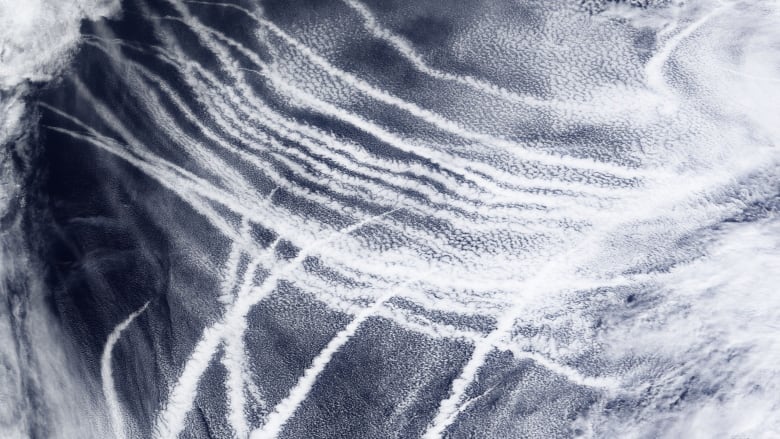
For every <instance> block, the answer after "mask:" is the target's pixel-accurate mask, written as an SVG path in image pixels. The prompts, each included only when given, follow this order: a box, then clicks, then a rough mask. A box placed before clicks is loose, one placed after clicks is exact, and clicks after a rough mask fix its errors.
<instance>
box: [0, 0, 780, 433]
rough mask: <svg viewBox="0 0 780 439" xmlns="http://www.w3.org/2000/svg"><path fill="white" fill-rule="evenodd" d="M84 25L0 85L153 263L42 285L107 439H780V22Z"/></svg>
mask: <svg viewBox="0 0 780 439" xmlns="http://www.w3.org/2000/svg"><path fill="white" fill-rule="evenodd" d="M82 3H83V4H82ZM82 3H78V4H77V6H76V7H74V9H72V10H71V9H68V8H66V7H65V6H55V5H54V4H49V3H47V2H44V1H39V2H37V3H36V2H32V3H30V6H29V7H26V8H23V9H22V11H21V12H20V13H18V14H2V11H3V10H4V8H5V9H8V8H10V5H8V6H6V4H5V3H0V17H2V18H0V24H1V23H2V22H3V20H5V21H8V23H10V24H11V27H12V28H13V29H16V30H15V31H13V32H9V33H8V34H7V35H6V34H2V33H0V42H2V44H3V52H2V54H0V57H2V59H3V63H2V64H0V85H2V86H3V87H5V88H4V90H5V89H9V90H17V89H19V87H22V85H21V84H23V83H24V81H25V80H33V81H42V80H49V79H50V77H51V76H52V75H55V74H57V73H58V72H60V71H63V69H64V72H65V73H63V74H62V75H61V76H62V79H61V80H60V82H58V84H57V85H56V86H54V85H53V86H51V87H52V88H53V89H55V91H52V92H51V95H46V96H49V97H46V96H44V97H42V98H40V99H38V98H36V99H35V101H36V102H37V104H38V105H37V109H38V111H39V112H40V113H41V115H42V116H41V117H42V119H41V121H42V122H41V123H40V124H39V129H40V132H41V134H40V135H41V139H43V140H42V141H45V142H49V145H54V144H57V145H60V144H62V145H69V146H65V147H68V148H75V147H74V145H76V146H77V149H78V150H79V151H82V152H81V153H84V151H92V152H93V153H94V154H95V157H98V158H97V159H96V161H97V163H101V164H102V163H107V164H106V165H101V166H104V167H105V169H106V170H101V171H100V172H106V173H107V175H108V177H102V178H106V179H107V180H106V181H110V183H106V189H101V190H103V192H101V193H104V194H106V193H107V194H109V195H106V199H107V200H110V201H107V202H106V203H107V206H108V211H109V214H100V215H98V214H87V213H84V212H86V210H87V208H86V207H83V208H82V207H79V209H80V210H79V211H78V213H76V214H72V217H71V216H68V219H67V224H69V225H68V226H67V227H66V226H63V228H62V229H63V232H62V234H64V235H67V234H68V233H71V232H69V231H68V230H70V228H71V227H75V226H73V224H75V223H78V224H79V227H82V226H81V225H82V224H83V227H85V228H86V229H85V230H88V232H84V233H88V235H86V236H104V235H103V234H109V235H110V233H113V232H110V231H106V230H109V229H110V230H114V229H115V228H123V230H124V229H127V230H130V232H128V233H129V235H128V236H129V238H127V239H129V240H130V241H131V242H133V243H134V244H133V245H132V246H133V248H134V249H137V250H133V251H134V252H137V253H132V254H133V255H140V256H133V257H132V258H131V257H129V256H128V257H127V259H124V258H125V256H121V257H120V256H117V257H116V258H122V259H121V260H122V261H123V262H122V263H121V264H120V263H118V262H116V260H115V259H113V258H114V256H112V255H111V254H110V252H108V251H107V250H106V248H107V247H102V246H103V244H96V245H97V246H98V247H99V248H100V250H101V251H97V250H96V248H92V247H89V248H90V249H91V250H89V251H88V250H83V251H82V252H81V253H79V255H80V256H78V258H79V259H78V264H74V265H76V266H77V268H74V269H73V270H75V271H74V272H78V273H82V271H83V272H84V273H86V274H84V275H83V276H86V277H87V278H88V279H90V282H89V288H87V290H85V291H89V293H84V292H83V291H82V290H78V288H79V287H74V286H72V285H75V282H71V281H70V280H68V281H67V282H66V281H63V282H64V283H63V285H65V286H63V287H62V288H63V290H64V291H68V292H69V294H71V295H77V293H78V294H87V295H90V294H91V295H90V296H89V297H90V300H91V302H90V304H92V305H91V306H94V307H95V309H96V310H100V312H99V313H98V314H99V316H98V317H95V318H94V322H93V321H91V320H90V323H89V325H95V326H94V328H97V329H90V330H89V331H86V332H91V333H92V334H101V335H100V337H98V336H97V335H95V337H96V338H99V339H100V349H99V351H96V350H95V349H93V348H84V352H85V353H84V354H83V355H84V356H85V358H88V359H90V360H85V361H86V362H87V363H89V364H90V365H91V366H89V367H91V369H90V370H92V372H93V374H94V377H93V378H92V379H94V382H95V383H99V387H100V389H99V391H98V390H96V389H94V388H92V387H90V386H89V385H82V384H79V383H76V384H73V386H74V388H84V390H83V392H85V394H86V395H88V397H87V398H88V399H91V400H94V401H100V402H99V403H97V404H96V407H92V408H90V409H89V410H91V411H92V412H93V413H92V415H93V416H94V417H95V418H96V419H100V421H99V423H101V425H102V428H107V429H109V428H110V429H111V430H110V431H112V432H113V435H114V436H116V437H128V438H134V437H155V438H175V437H205V436H204V435H205V434H208V435H211V437H239V438H246V437H251V438H253V439H258V438H272V437H425V438H441V437H452V438H456V437H473V435H474V434H476V435H477V436H478V437H488V438H506V437H534V438H536V437H538V438H542V437H545V438H547V437H573V436H584V437H637V438H639V437H669V438H675V437H703V438H704V437H707V438H709V437H756V438H757V437H773V436H774V435H778V434H780V424H779V423H778V421H777V420H778V419H780V416H778V410H779V409H780V399H779V398H780V397H778V396H777V395H780V392H778V390H780V389H778V385H780V375H779V371H778V368H777V366H776V364H777V360H778V359H779V358H780V346H778V343H777V342H776V339H777V337H776V335H777V330H778V329H779V328H778V323H777V322H779V321H780V315H778V313H780V311H778V310H780V308H779V307H778V306H776V305H778V304H780V296H778V291H777V287H776V285H778V284H780V277H779V276H780V257H779V256H778V245H779V244H780V241H779V240H780V234H778V230H779V229H778V227H780V226H779V225H778V222H777V218H776V212H775V211H776V207H777V196H778V189H779V188H778V166H777V159H778V153H777V151H778V149H777V148H778V141H780V131H779V129H778V125H777V123H776V120H777V113H778V110H779V109H780V108H778V107H779V104H778V102H780V76H778V73H779V72H780V50H779V49H780V32H778V28H780V27H779V26H778V24H779V22H780V7H779V6H780V5H778V3H777V2H772V1H768V2H748V1H720V2H716V1H690V2H675V1H668V2H650V3H648V4H633V3H631V2H600V3H599V2H587V3H578V2H576V1H564V0H560V1H552V2H551V1H524V2H511V3H509V2H493V1H478V2H466V1H451V2H436V1H433V2H425V1H423V2H405V1H392V2H380V1H368V0H366V1H359V0H343V1H335V0H334V1H329V2H324V3H319V2H306V1H300V2H297V1H296V2H290V3H289V4H286V3H285V2H271V1H268V2H255V1H250V0H243V1H236V0H233V1H232V2H225V3H221V2H212V1H177V0H164V1H158V2H147V1H141V0H139V1H127V2H125V3H123V5H122V6H123V8H124V13H123V14H122V15H121V16H115V18H113V19H103V20H99V21H97V20H98V17H101V16H106V15H110V13H116V12H117V5H113V4H112V5H109V4H104V3H100V2H97V3H95V4H87V3H84V2H82ZM63 14H64V15H63ZM53 17H59V18H56V19H55V18H53ZM63 17H64V18H63ZM81 18H87V19H89V20H92V21H91V22H90V23H89V24H82V27H81V30H79V25H78V23H79V19H81ZM128 23H130V24H128ZM63 33H64V34H66V35H67V38H60V37H56V38H55V37H53V35H61V34H63ZM33 36H34V37H33ZM76 44H80V46H79V47H80V48H81V49H80V52H79V53H78V55H76V56H75V61H72V59H74V58H73V57H72V53H71V52H72V50H74V47H76ZM30 53H35V54H36V56H35V57H34V58H31V57H28V56H27V54H30ZM66 65H72V66H73V67H72V68H66ZM56 87H61V90H62V91H57V90H59V89H57V88H56ZM58 93H61V95H60V94H58ZM9 96H11V97H10V98H8V99H6V97H5V95H3V99H4V100H3V101H2V103H3V105H6V108H5V109H4V111H3V116H4V117H5V119H4V122H3V124H4V125H3V126H7V127H14V126H16V124H18V123H20V122H19V121H21V120H22V113H23V111H24V110H23V108H24V107H23V105H24V104H23V103H22V102H24V101H22V97H23V94H22V93H21V92H16V91H14V92H13V94H11V95H9ZM51 96H53V97H51ZM14 106H17V107H14ZM14 112H17V113H18V115H15V113H14ZM13 129H15V128H4V133H5V134H4V135H5V136H10V134H7V133H10V132H11V131H13ZM47 148H51V146H48V147H47ZM54 166H56V165H54ZM96 166H97V165H96ZM90 169H91V168H90ZM101 169H102V168H101ZM88 172H97V171H92V170H90V171H88ZM101 175H102V174H101ZM130 176H132V177H130ZM149 200H153V201H149ZM161 200H164V202H163V201H161ZM112 211H113V212H132V215H133V216H132V219H128V217H125V216H122V215H120V214H119V213H117V214H116V215H113V214H111V213H110V212H112ZM68 215H71V214H70V213H69V214H68ZM136 215H137V216H136ZM55 216H56V215H55ZM58 218H60V217H58ZM58 221H59V220H58ZM62 221H63V222H65V220H62ZM127 224H132V225H131V226H128V225H127ZM150 228H154V230H155V232H154V233H152V232H149V231H148V229H150ZM80 230H81V229H80ZM74 233H75V232H74ZM78 233H82V232H78ZM79 236H81V235H79ZM106 236H108V235H106ZM111 236H113V235H111ZM160 236H164V240H165V242H166V243H167V244H166V245H167V247H166V249H165V251H164V252H163V253H164V254H162V255H159V254H158V253H159V251H158V250H155V249H156V248H157V247H156V246H157V245H159V243H160V242H162V241H161V240H162V239H163V238H160ZM123 239H124V238H123ZM122 242H123V243H122V244H121V245H120V247H122V249H123V250H122V251H125V250H124V249H125V247H126V244H124V241H122ZM80 245H81V244H80V243H77V244H74V246H75V247H79V246H80ZM84 245H85V246H86V247H85V248H87V247H88V246H89V245H92V244H84ZM106 245H108V244H106ZM79 248H81V247H79ZM7 257H8V256H4V258H7ZM133 258H135V259H133ZM161 260H164V261H166V262H164V263H163V262H160V261H161ZM136 261H140V262H136ZM123 264H124V265H123ZM144 264H150V265H148V266H147V265H144ZM44 265H45V262H44ZM158 265H159V267H162V266H164V269H163V268H159V267H158ZM137 266H138V267H142V268H135V267H137ZM143 267H147V268H143ZM148 267H152V268H148ZM136 269H137V270H138V272H137V274H132V273H136V272H135V271H132V270H136ZM158 269H159V272H158V271H157V270H158ZM68 270H70V268H68ZM122 270H125V271H124V272H125V273H130V274H128V275H127V277H128V278H129V279H133V280H131V281H129V282H125V283H124V284H123V283H118V282H115V281H113V280H112V279H113V277H112V276H115V275H116V276H122V275H121V274H115V273H117V272H122ZM69 273H70V272H69ZM131 274H132V275H131ZM68 276H73V275H72V274H66V275H63V279H70V278H69V277H68ZM80 276H81V274H80ZM157 279H159V281H157ZM136 281H137V282H138V285H142V286H143V288H142V287H139V286H138V285H136V284H135V282H136ZM145 282H146V283H145ZM155 282H156V283H155ZM149 285H153V286H149ZM62 318H63V319H67V316H64V317H62ZM86 320H88V319H86V318H85V321H86ZM79 325H81V323H79V324H73V326H74V327H78V328H83V327H86V326H83V325H82V326H79ZM85 325H86V323H85ZM65 326H66V327H68V324H67V323H66V324H65ZM90 328H92V326H90ZM80 330H83V329H77V330H75V331H76V333H78V331H80ZM66 333H68V332H67V331H66ZM3 343H5V342H3ZM85 344H86V343H85ZM90 349H92V350H90ZM9 356H12V355H11V354H9ZM118 356H119V357H118ZM118 358H121V359H122V360H121V361H120V360H118ZM68 361H69V360H68ZM63 380H66V381H73V380H75V381H78V379H76V378H73V377H70V378H63ZM90 382H91V381H90ZM139 383H144V384H139ZM136 389H141V390H138V391H137V390H136ZM150 389H154V390H153V391H152V390H150ZM96 422H97V421H96ZM9 431H10V430H9ZM204 432H206V433H204ZM55 436H56V435H55ZM52 437H54V436H52ZM62 437H67V436H62ZM96 437H101V436H96Z"/></svg>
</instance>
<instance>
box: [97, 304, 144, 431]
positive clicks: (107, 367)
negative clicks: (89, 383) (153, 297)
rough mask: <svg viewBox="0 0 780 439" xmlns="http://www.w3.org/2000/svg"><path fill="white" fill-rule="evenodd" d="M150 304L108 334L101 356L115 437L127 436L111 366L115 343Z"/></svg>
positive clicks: (102, 372) (103, 384) (106, 397)
mask: <svg viewBox="0 0 780 439" xmlns="http://www.w3.org/2000/svg"><path fill="white" fill-rule="evenodd" d="M148 306H149V302H146V303H145V304H144V305H143V306H142V307H140V308H138V309H137V310H136V311H134V312H133V313H131V314H130V315H129V316H127V318H126V319H125V320H124V321H122V322H121V323H120V324H118V325H116V326H115V327H114V329H113V330H112V331H111V333H110V334H109V335H108V339H107V340H106V344H105V346H103V354H102V355H101V356H100V378H101V382H102V387H103V398H105V400H106V405H107V406H108V413H109V415H110V416H111V428H112V430H113V432H114V437H115V438H117V439H124V438H125V437H127V433H128V430H127V426H126V425H125V415H124V413H123V410H122V404H121V403H120V402H119V396H118V395H117V393H116V387H115V386H114V375H113V370H112V368H111V354H112V352H113V350H114V345H116V343H117V342H118V341H119V338H120V337H121V336H122V332H123V331H124V330H125V329H127V327H128V326H130V324H131V323H133V320H135V318H136V317H138V316H139V315H141V313H142V312H144V311H145V310H146V308H147V307H148Z"/></svg>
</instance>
